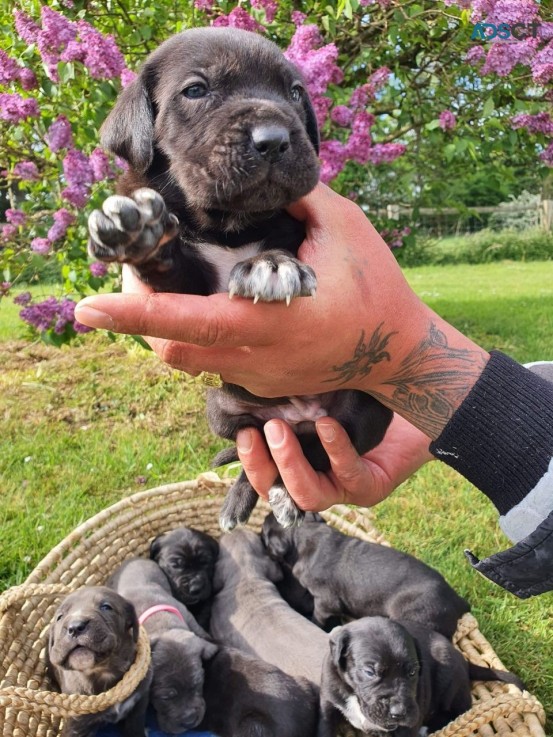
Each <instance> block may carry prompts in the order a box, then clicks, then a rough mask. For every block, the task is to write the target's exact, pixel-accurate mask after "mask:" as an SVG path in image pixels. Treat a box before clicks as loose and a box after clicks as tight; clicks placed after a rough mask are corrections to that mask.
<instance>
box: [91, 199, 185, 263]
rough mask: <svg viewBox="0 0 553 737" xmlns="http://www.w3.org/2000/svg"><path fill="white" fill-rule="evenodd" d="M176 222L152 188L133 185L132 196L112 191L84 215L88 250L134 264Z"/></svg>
mask: <svg viewBox="0 0 553 737" xmlns="http://www.w3.org/2000/svg"><path fill="white" fill-rule="evenodd" d="M178 224H179V221H178V220H177V218H176V216H175V215H172V214H171V213H169V212H168V211H167V208H166V207H165V202H164V201H163V197H161V195H159V194H158V193H157V192H155V191H154V190H153V189H148V188H147V187H143V188H142V189H137V190H136V192H133V195H132V197H122V196H120V195H113V196H112V197H108V198H107V200H106V201H105V202H104V204H103V205H102V209H101V210H94V211H93V212H92V213H91V214H90V217H89V218H88V230H89V233H90V239H89V242H88V251H89V253H90V255H91V256H92V257H93V258H96V259H98V260H99V261H119V262H120V263H127V264H134V265H138V264H141V263H143V262H144V261H148V260H149V259H151V258H153V257H155V255H156V252H157V251H158V249H159V248H160V247H161V246H162V245H163V244H164V243H167V241H169V240H171V238H174V237H175V235H176V234H177V231H178Z"/></svg>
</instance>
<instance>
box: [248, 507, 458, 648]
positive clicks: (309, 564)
mask: <svg viewBox="0 0 553 737" xmlns="http://www.w3.org/2000/svg"><path fill="white" fill-rule="evenodd" d="M321 520H322V518H321V517H319V515H309V516H308V517H307V518H306V520H305V522H304V524H303V525H302V526H301V527H297V528H293V529H290V530H284V529H283V528H282V527H281V526H280V525H279V524H277V522H276V520H275V518H274V516H273V515H272V514H270V515H268V517H267V518H266V519H265V521H264V523H263V529H262V533H261V537H262V540H263V543H264V545H265V547H266V549H267V551H268V553H269V555H270V556H271V558H273V560H275V561H279V562H281V563H282V564H283V565H285V566H287V567H288V568H289V569H290V571H291V572H292V574H293V575H294V576H295V577H296V578H297V580H298V581H299V583H300V584H301V586H303V587H305V588H306V589H307V590H308V591H309V592H310V593H311V594H312V595H313V597H314V599H315V603H314V610H313V620H314V621H315V622H317V623H318V624H319V625H321V626H322V627H324V626H325V625H326V623H327V622H329V621H332V620H333V619H334V618H336V617H339V618H340V619H341V618H346V619H359V618H360V617H365V616H372V615H384V616H387V617H391V618H392V619H412V620H413V621H416V622H423V623H424V624H426V625H428V626H429V627H431V628H432V629H435V630H436V631H437V632H441V633H442V634H443V635H445V636H446V637H451V636H452V635H453V633H454V632H455V629H456V627H457V621H458V619H459V617H461V616H462V615H463V614H464V613H465V612H468V611H469V609H470V606H469V604H468V602H467V601H465V599H463V598H462V597H461V596H459V594H457V593H456V592H455V591H454V590H453V589H452V588H451V586H450V585H449V584H448V583H447V581H446V580H445V579H444V578H443V576H442V575H441V574H440V573H438V571H436V570H434V569H433V568H431V567H430V566H428V565H426V564H425V563H423V562H422V561H420V560H418V559H417V558H414V557H413V556H412V555H408V554H407V553H402V552H400V551H399V550H395V549H394V548H389V547H387V546H385V545H378V544H377V543H370V542H365V541H364V540H359V539H357V538H353V537H350V536H349V535H345V534H343V533H342V532H339V531H338V530H336V529H335V528H333V527H331V526H330V525H327V524H324V521H322V522H321Z"/></svg>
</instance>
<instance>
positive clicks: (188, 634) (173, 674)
mask: <svg viewBox="0 0 553 737" xmlns="http://www.w3.org/2000/svg"><path fill="white" fill-rule="evenodd" d="M108 584H109V585H110V586H112V587H113V588H114V589H115V590H116V591H117V592H118V593H120V594H121V595H122V596H124V597H125V598H127V599H128V600H129V601H131V602H132V603H133V605H134V607H135V609H136V613H137V615H138V617H139V619H140V620H141V621H142V620H144V621H143V625H144V627H145V629H146V631H147V633H148V636H149V637H150V643H151V647H152V665H153V678H152V684H151V687H150V703H151V704H152V706H153V708H154V709H155V711H156V715H157V720H158V723H159V727H160V729H161V730H162V731H164V732H169V733H170V734H179V733H180V732H184V731H185V730H187V729H192V728H193V727H196V726H197V725H198V724H200V722H201V721H202V719H203V718H204V715H205V700H204V697H203V687H204V671H203V662H204V661H206V660H209V659H210V658H212V657H213V656H214V655H215V654H216V653H217V650H218V648H217V646H216V645H214V644H213V643H212V642H210V641H208V640H207V639H206V638H208V637H209V636H208V635H207V633H206V632H205V631H204V630H203V629H202V628H201V627H200V626H199V625H198V624H197V623H196V622H195V620H194V617H192V615H191V614H190V612H189V611H188V610H187V608H186V607H185V606H184V605H183V604H181V602H179V601H177V599H175V598H174V597H173V595H172V593H171V586H170V585H169V581H168V580H167V577H166V575H165V574H164V573H163V571H162V570H161V568H159V566H158V565H157V563H154V561H152V560H145V559H140V558H136V559H133V560H130V561H127V562H126V563H123V565H122V566H121V567H120V568H119V569H118V570H117V571H116V572H115V574H114V575H113V576H112V577H111V579H110V580H109V582H108ZM147 612H148V613H149V615H147V618H146V619H144V615H145V614H146V613H147Z"/></svg>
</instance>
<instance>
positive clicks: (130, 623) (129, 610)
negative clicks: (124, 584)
mask: <svg viewBox="0 0 553 737" xmlns="http://www.w3.org/2000/svg"><path fill="white" fill-rule="evenodd" d="M125 629H126V630H128V629H130V630H131V632H132V639H133V641H134V642H136V641H137V640H138V617H137V616H136V610H135V608H134V606H133V605H132V604H131V602H130V601H126V600H125Z"/></svg>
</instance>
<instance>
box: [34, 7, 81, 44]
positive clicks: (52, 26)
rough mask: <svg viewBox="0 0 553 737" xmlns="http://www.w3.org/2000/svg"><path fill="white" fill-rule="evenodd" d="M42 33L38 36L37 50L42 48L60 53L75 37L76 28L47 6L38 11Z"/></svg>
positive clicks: (71, 22)
mask: <svg viewBox="0 0 553 737" xmlns="http://www.w3.org/2000/svg"><path fill="white" fill-rule="evenodd" d="M40 16H41V20H42V31H41V32H40V33H39V35H38V45H39V49H40V47H41V46H42V47H43V48H45V49H48V50H49V51H53V52H61V51H63V49H65V47H66V46H67V44H68V43H69V42H70V41H74V40H75V38H76V36H77V27H76V25H75V23H73V21H70V20H69V19H68V18H66V17H65V16H64V15H63V14H62V13H57V12H56V11H55V10H52V9H51V8H49V7H48V6H47V5H43V6H42V7H41V9H40Z"/></svg>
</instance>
